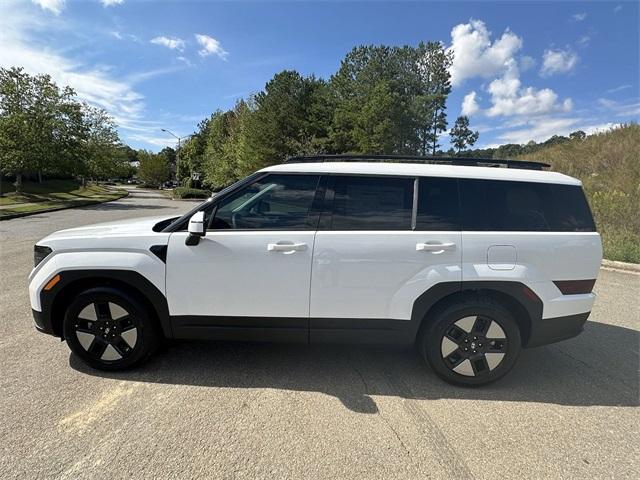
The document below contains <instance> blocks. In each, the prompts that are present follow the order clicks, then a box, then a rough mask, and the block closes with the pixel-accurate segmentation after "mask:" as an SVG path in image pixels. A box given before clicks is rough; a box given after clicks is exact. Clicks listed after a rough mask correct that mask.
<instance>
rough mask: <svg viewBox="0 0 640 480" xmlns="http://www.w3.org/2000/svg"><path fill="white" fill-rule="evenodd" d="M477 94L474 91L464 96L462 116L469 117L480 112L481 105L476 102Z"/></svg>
mask: <svg viewBox="0 0 640 480" xmlns="http://www.w3.org/2000/svg"><path fill="white" fill-rule="evenodd" d="M476 96H477V95H476V92H475V91H473V92H471V93H468V94H466V95H465V96H464V100H462V112H461V115H466V116H468V117H470V116H472V115H475V114H476V113H478V111H479V110H480V105H478V102H477V100H476Z"/></svg>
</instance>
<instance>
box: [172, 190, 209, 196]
mask: <svg viewBox="0 0 640 480" xmlns="http://www.w3.org/2000/svg"><path fill="white" fill-rule="evenodd" d="M210 196H211V192H210V191H209V190H200V189H199V188H186V187H176V188H174V189H173V197H174V198H209V197H210Z"/></svg>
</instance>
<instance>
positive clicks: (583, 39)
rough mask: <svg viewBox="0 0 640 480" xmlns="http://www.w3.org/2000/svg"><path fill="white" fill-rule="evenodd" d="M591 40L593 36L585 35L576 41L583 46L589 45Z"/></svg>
mask: <svg viewBox="0 0 640 480" xmlns="http://www.w3.org/2000/svg"><path fill="white" fill-rule="evenodd" d="M589 42H591V36H589V35H583V36H581V37H580V39H579V40H578V41H577V42H576V43H577V44H578V45H580V46H581V47H586V46H587V45H589Z"/></svg>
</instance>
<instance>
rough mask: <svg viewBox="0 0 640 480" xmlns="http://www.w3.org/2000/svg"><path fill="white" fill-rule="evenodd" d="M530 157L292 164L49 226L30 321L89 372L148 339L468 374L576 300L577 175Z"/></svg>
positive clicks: (587, 252)
mask: <svg viewBox="0 0 640 480" xmlns="http://www.w3.org/2000/svg"><path fill="white" fill-rule="evenodd" d="M542 166H543V165H542V164H536V163H533V162H512V161H496V160H482V161H478V160H473V159H464V160H463V159H450V160H445V159H420V158H416V157H374V156H366V157H356V156H318V157H299V158H294V159H292V160H290V161H289V162H287V163H285V164H282V165H277V166H273V167H268V168H265V169H263V170H260V171H259V172H257V173H255V174H253V175H251V176H249V177H248V178H246V179H244V180H242V181H240V182H238V183H236V184H235V185H233V186H231V187H229V188H227V189H226V190H223V191H222V192H220V193H219V194H217V195H215V196H214V197H212V198H210V199H209V200H207V201H206V202H205V203H203V204H202V205H199V206H198V207H196V208H195V209H193V210H192V211H190V212H189V213H187V214H186V215H184V216H183V217H180V218H168V219H167V218H164V219H158V218H154V219H143V220H139V219H136V220H129V221H123V222H113V223H103V224H99V225H93V226H88V227H80V228H72V229H69V230H63V231H60V232H57V233H54V234H52V235H50V236H48V237H46V238H44V239H42V240H41V241H40V242H38V244H37V245H36V246H35V268H34V269H33V271H32V272H31V275H30V277H29V278H30V285H29V294H30V298H31V306H32V309H33V314H34V317H35V323H36V327H37V328H38V330H40V331H43V332H45V333H49V334H52V335H55V336H57V337H61V338H63V339H65V340H66V341H67V343H68V344H69V347H70V348H71V350H72V351H73V352H74V353H75V354H76V355H77V356H78V357H80V358H81V359H82V360H84V361H85V362H86V363H87V364H89V365H90V366H92V367H95V368H100V369H108V370H116V369H123V368H127V367H132V366H133V365H135V364H138V363H140V362H141V361H143V360H144V359H146V358H147V357H148V356H149V355H150V354H151V353H152V352H153V351H154V350H155V348H156V347H157V346H158V345H159V344H160V343H161V341H162V339H217V340H219V339H223V340H267V341H286V342H303V343H318V342H357V343H369V344H396V345H397V344H400V345H416V346H417V348H418V350H419V351H420V353H421V354H422V355H423V356H424V357H425V359H426V360H427V361H428V362H429V364H430V365H431V367H432V368H433V370H434V371H435V372H436V373H437V374H438V375H439V376H440V377H442V378H444V379H445V380H447V381H449V382H453V383H458V384H463V385H480V384H484V383H487V382H490V381H493V380H496V379H498V378H500V377H502V376H503V375H504V374H505V373H507V372H508V371H509V369H510V368H511V367H512V366H513V365H514V362H515V361H516V359H517V357H518V354H519V352H520V350H521V349H522V348H523V347H531V346H536V345H542V344H547V343H551V342H556V341H559V340H563V339H566V338H570V337H573V336H575V335H577V334H578V333H579V332H580V331H581V330H582V327H583V324H584V323H585V321H586V320H587V317H588V316H589V312H590V311H591V308H592V306H593V302H594V298H595V295H594V294H593V293H592V288H593V285H594V283H595V279H596V276H597V274H598V269H599V267H600V261H601V257H602V248H601V242H600V236H599V235H598V233H597V232H596V229H595V225H594V222H593V218H592V216H591V212H590V210H589V206H588V204H587V201H586V199H585V196H584V193H583V191H582V188H581V184H580V182H579V181H578V180H576V179H574V178H571V177H568V176H565V175H562V174H560V173H554V172H547V171H542ZM495 167H503V168H495ZM504 167H506V168H504Z"/></svg>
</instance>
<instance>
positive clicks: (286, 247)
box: [267, 243, 307, 252]
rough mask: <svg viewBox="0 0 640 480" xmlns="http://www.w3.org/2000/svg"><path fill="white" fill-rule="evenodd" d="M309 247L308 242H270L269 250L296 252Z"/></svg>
mask: <svg viewBox="0 0 640 480" xmlns="http://www.w3.org/2000/svg"><path fill="white" fill-rule="evenodd" d="M306 249H307V244H306V243H269V244H267V251H269V252H294V251H302V250H306Z"/></svg>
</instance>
